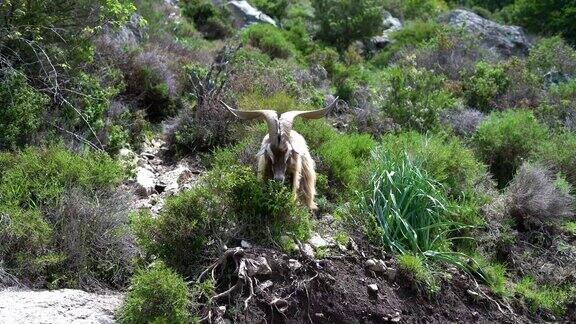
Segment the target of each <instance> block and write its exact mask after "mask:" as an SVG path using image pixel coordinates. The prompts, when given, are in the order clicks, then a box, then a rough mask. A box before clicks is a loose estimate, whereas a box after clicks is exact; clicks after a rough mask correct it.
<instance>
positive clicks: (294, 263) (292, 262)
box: [288, 259, 302, 271]
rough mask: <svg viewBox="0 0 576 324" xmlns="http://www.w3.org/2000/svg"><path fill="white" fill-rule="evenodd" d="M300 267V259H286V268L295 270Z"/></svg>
mask: <svg viewBox="0 0 576 324" xmlns="http://www.w3.org/2000/svg"><path fill="white" fill-rule="evenodd" d="M301 267H302V263H300V261H298V260H296V259H290V260H288V268H290V270H292V271H296V270H298V269H300V268H301Z"/></svg>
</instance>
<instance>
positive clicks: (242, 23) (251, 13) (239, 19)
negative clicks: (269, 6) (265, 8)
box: [226, 0, 276, 28]
mask: <svg viewBox="0 0 576 324" xmlns="http://www.w3.org/2000/svg"><path fill="white" fill-rule="evenodd" d="M226 6H227V7H228V9H230V12H231V13H232V23H233V25H234V26H235V27H236V28H244V27H246V26H248V25H251V24H256V23H267V24H271V25H274V26H276V21H274V19H272V18H270V16H268V15H266V14H265V13H263V12H262V11H260V10H258V9H256V8H255V7H253V6H252V5H251V4H249V3H248V1H243V0H240V1H230V2H228V3H227V4H226Z"/></svg>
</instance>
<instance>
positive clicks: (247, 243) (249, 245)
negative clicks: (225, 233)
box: [240, 240, 252, 249]
mask: <svg viewBox="0 0 576 324" xmlns="http://www.w3.org/2000/svg"><path fill="white" fill-rule="evenodd" d="M240 246H241V247H242V248H243V249H250V248H252V244H250V243H249V242H248V241H245V240H242V241H240Z"/></svg>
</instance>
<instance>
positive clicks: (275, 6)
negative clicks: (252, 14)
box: [252, 0, 289, 19]
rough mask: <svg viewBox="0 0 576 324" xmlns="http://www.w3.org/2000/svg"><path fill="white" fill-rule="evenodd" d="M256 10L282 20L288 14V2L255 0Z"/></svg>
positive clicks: (282, 0) (283, 0)
mask: <svg viewBox="0 0 576 324" xmlns="http://www.w3.org/2000/svg"><path fill="white" fill-rule="evenodd" d="M252 3H253V5H254V6H256V8H258V9H260V10H262V11H263V12H264V13H265V14H267V15H269V16H270V17H272V18H275V19H282V18H284V17H285V16H286V14H287V9H288V4H289V1H288V0H254V1H252Z"/></svg>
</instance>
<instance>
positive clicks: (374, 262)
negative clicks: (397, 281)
mask: <svg viewBox="0 0 576 324" xmlns="http://www.w3.org/2000/svg"><path fill="white" fill-rule="evenodd" d="M364 265H365V266H366V268H367V269H368V270H371V271H374V272H378V273H382V272H385V271H386V263H384V260H380V259H369V260H366V263H365V264H364Z"/></svg>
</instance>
